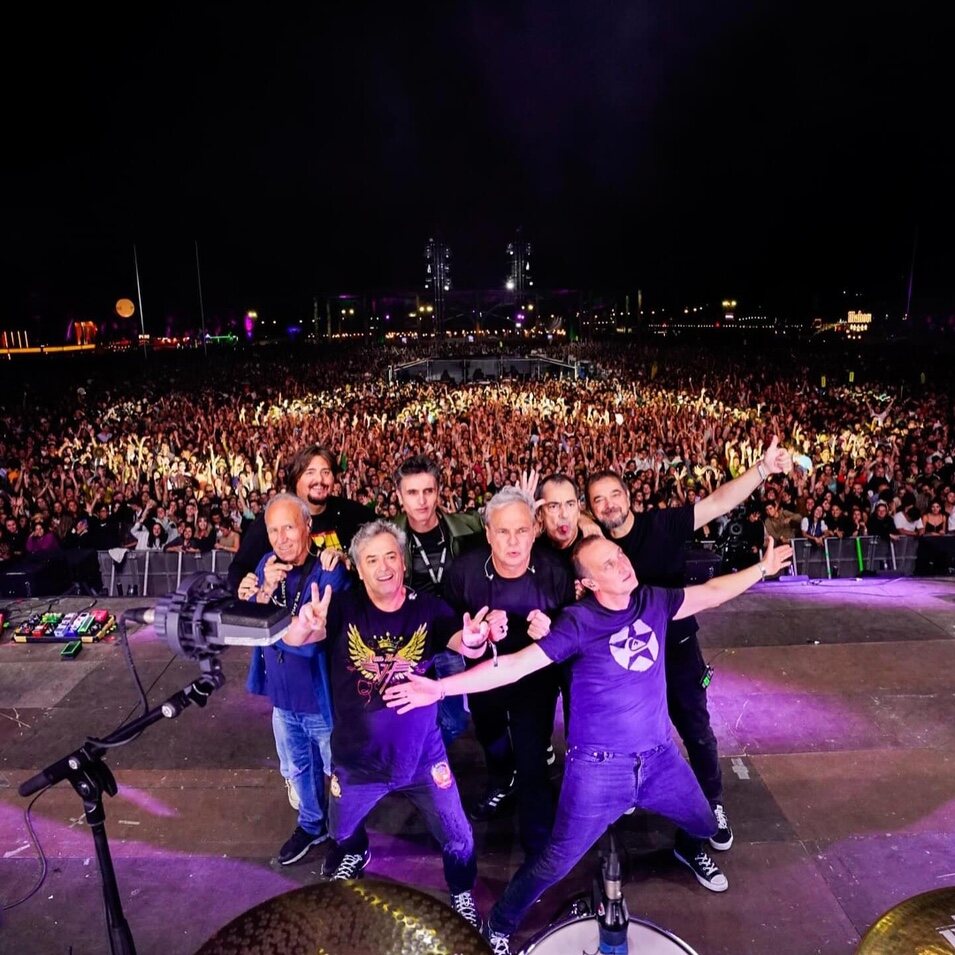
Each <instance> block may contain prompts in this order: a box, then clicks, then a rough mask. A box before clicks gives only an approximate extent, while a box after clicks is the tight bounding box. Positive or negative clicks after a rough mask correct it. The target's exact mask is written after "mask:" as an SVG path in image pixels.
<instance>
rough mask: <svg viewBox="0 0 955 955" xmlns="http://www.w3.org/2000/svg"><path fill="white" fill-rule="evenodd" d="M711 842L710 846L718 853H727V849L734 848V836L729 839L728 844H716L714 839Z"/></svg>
mask: <svg viewBox="0 0 955 955" xmlns="http://www.w3.org/2000/svg"><path fill="white" fill-rule="evenodd" d="M709 842H710V845H711V846H712V847H713V848H714V849H715V850H716V851H717V852H726V850H727V849H731V848H732V847H733V837H732V836H730V837H729V841H728V842H714V841H713V840H712V839H710V840H709Z"/></svg>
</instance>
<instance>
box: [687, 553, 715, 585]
mask: <svg viewBox="0 0 955 955" xmlns="http://www.w3.org/2000/svg"><path fill="white" fill-rule="evenodd" d="M722 563H723V557H722V555H721V554H718V553H715V552H713V551H705V550H691V551H689V552H688V553H687V555H686V578H685V579H686V583H687V586H691V585H693V584H705V583H706V582H707V581H708V580H712V579H713V578H714V577H716V576H717V575H718V574H719V572H720V565H721V564H722Z"/></svg>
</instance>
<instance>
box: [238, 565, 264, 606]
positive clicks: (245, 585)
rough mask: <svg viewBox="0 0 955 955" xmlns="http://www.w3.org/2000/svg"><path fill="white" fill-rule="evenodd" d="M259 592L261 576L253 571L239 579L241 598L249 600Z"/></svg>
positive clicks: (239, 594) (239, 595)
mask: <svg viewBox="0 0 955 955" xmlns="http://www.w3.org/2000/svg"><path fill="white" fill-rule="evenodd" d="M258 592H259V578H258V577H256V576H255V574H253V573H251V572H250V573H248V574H246V575H245V576H244V577H243V578H242V579H241V580H240V581H239V590H238V597H239V600H248V599H249V597H254V596H255V595H256V594H257V593H258Z"/></svg>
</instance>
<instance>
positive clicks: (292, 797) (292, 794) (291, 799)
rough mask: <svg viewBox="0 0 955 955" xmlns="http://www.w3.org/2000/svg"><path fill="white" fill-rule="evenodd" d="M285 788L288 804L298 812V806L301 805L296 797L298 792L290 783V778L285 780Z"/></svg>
mask: <svg viewBox="0 0 955 955" xmlns="http://www.w3.org/2000/svg"><path fill="white" fill-rule="evenodd" d="M285 788H286V789H287V790H288V804H289V805H290V806H291V807H292V808H293V809H294V810H295V811H296V812H298V807H299V806H300V805H301V802H300V800H299V798H298V792H297V790H296V789H295V786H293V785H292V780H291V779H286V780H285Z"/></svg>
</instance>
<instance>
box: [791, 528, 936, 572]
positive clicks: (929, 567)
mask: <svg viewBox="0 0 955 955" xmlns="http://www.w3.org/2000/svg"><path fill="white" fill-rule="evenodd" d="M790 543H791V544H792V548H793V563H792V566H793V574H798V575H803V576H806V577H810V578H815V579H831V578H834V577H859V576H861V575H862V574H867V575H871V574H892V575H894V576H898V577H912V576H913V575H914V574H915V573H916V568H918V571H919V573H927V572H933V573H936V574H943V573H949V572H950V570H949V568H950V567H951V566H952V565H953V558H955V537H943V538H935V539H932V538H928V539H926V538H918V537H900V538H899V539H898V540H884V539H883V538H881V537H827V538H825V540H823V542H822V543H823V546H822V547H820V546H819V545H818V544H816V543H814V542H813V541H811V540H807V539H806V538H803V537H797V538H795V539H794V540H792V541H790ZM927 555H928V556H927Z"/></svg>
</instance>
